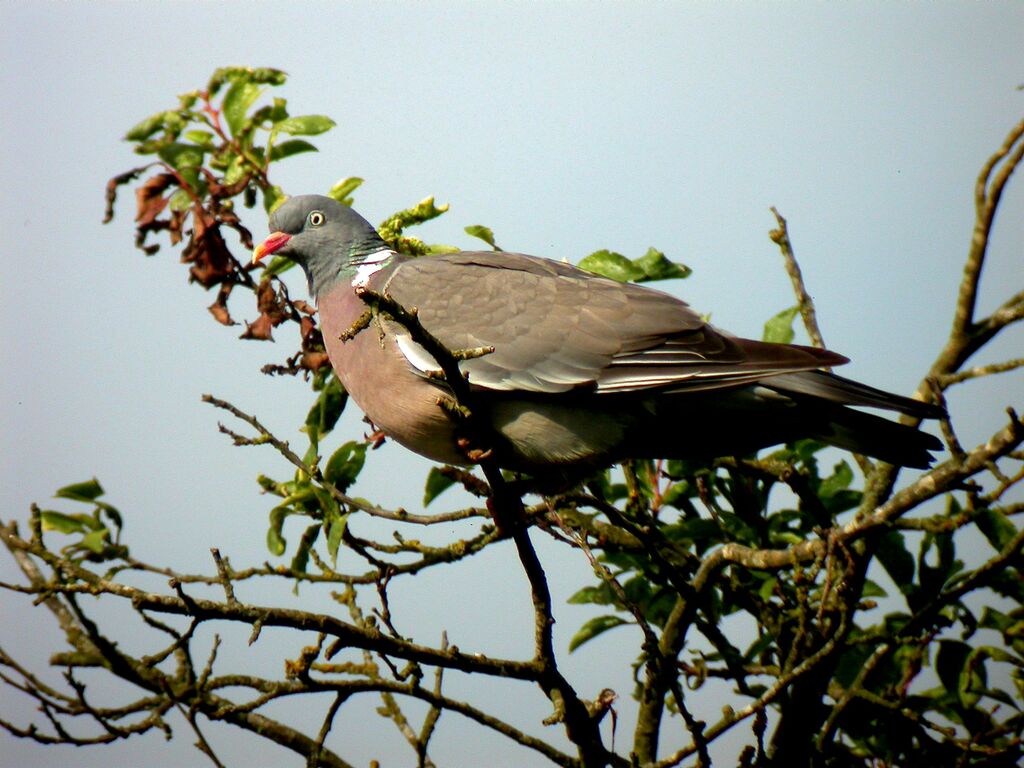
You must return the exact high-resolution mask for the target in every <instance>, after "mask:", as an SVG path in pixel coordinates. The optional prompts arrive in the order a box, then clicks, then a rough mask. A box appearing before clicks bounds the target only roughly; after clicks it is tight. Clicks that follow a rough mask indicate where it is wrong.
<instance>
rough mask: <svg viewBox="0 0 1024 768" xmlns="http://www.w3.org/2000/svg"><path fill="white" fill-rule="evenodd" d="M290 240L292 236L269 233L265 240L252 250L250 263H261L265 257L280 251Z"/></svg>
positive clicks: (281, 233)
mask: <svg viewBox="0 0 1024 768" xmlns="http://www.w3.org/2000/svg"><path fill="white" fill-rule="evenodd" d="M291 239H292V236H291V235H289V234H285V233H284V232H271V233H270V234H269V235H268V236H267V239H266V240H264V241H263V242H262V243H260V244H259V245H257V246H256V247H255V248H253V249H252V263H253V264H255V263H256V262H258V261H262V260H263V258H264V257H265V256H270V255H271V254H273V253H276V252H277V251H279V250H281V249H282V248H284V246H285V245H286V244H287V243H288V241H289V240H291Z"/></svg>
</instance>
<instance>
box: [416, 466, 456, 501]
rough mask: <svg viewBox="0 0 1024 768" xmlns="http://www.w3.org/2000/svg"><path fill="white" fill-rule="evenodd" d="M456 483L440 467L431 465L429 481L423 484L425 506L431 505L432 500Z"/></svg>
mask: <svg viewBox="0 0 1024 768" xmlns="http://www.w3.org/2000/svg"><path fill="white" fill-rule="evenodd" d="M453 485H455V481H454V480H452V479H451V478H450V477H448V475H446V474H444V473H443V472H442V471H441V470H440V469H439V468H438V467H431V468H430V471H429V472H428V473H427V481H426V482H425V483H424V484H423V506H424V507H426V506H429V504H430V502H432V501H433V500H434V499H436V498H437V497H438V496H440V495H441V494H442V493H444V492H445V491H446V490H448V489H449V488H451V487H452V486H453Z"/></svg>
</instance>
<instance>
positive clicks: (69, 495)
mask: <svg viewBox="0 0 1024 768" xmlns="http://www.w3.org/2000/svg"><path fill="white" fill-rule="evenodd" d="M53 495H54V497H55V498H58V499H72V500H74V501H95V500H96V499H98V498H99V497H100V496H102V495H103V486H101V485H100V481H99V480H97V479H96V478H95V477H94V478H93V479H92V480H86V481H85V482H82V483H72V484H71V485H65V486H64V487H63V488H59V489H58V490H57V492H56V493H55V494H53Z"/></svg>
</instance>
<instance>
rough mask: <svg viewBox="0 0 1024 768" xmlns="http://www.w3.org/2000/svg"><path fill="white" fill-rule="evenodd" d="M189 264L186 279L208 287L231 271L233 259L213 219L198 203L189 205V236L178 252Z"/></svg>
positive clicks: (218, 281) (232, 269) (220, 280)
mask: <svg viewBox="0 0 1024 768" xmlns="http://www.w3.org/2000/svg"><path fill="white" fill-rule="evenodd" d="M181 260H182V262H184V263H186V264H191V265H192V266H191V267H189V270H188V271H189V276H190V277H189V279H190V280H191V281H195V282H197V283H199V284H200V285H202V286H203V287H204V288H211V287H213V286H214V285H217V284H218V283H221V282H223V281H224V279H225V278H226V277H227V276H229V275H230V274H231V273H232V272H233V271H234V262H233V259H232V258H231V252H230V251H229V250H228V247H227V244H226V243H225V242H224V237H223V236H222V235H221V233H220V224H219V223H218V222H217V220H216V218H214V216H213V215H212V214H211V213H210V212H209V211H207V210H206V209H205V208H203V207H202V206H201V205H194V206H192V237H191V238H190V239H189V242H188V245H186V246H185V250H184V251H182V254H181Z"/></svg>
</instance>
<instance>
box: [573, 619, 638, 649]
mask: <svg viewBox="0 0 1024 768" xmlns="http://www.w3.org/2000/svg"><path fill="white" fill-rule="evenodd" d="M626 623H627V622H626V620H625V619H622V618H620V617H618V616H597V617H595V618H593V619H591V620H590V621H588V622H587V623H586V624H584V625H583V626H582V627H580V629H579V631H578V632H577V633H576V634H575V635H573V637H572V640H570V641H569V653H572V652H573V651H575V650H576V649H577V648H579V647H580V646H581V645H583V644H584V643H588V642H590V641H591V640H593V639H594V638H595V637H597V636H598V635H600V634H602V633H604V632H607V631H608V630H609V629H614V628H615V627H621V626H622V625H623V624H626Z"/></svg>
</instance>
